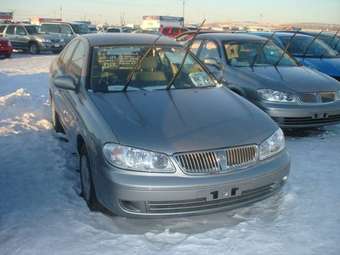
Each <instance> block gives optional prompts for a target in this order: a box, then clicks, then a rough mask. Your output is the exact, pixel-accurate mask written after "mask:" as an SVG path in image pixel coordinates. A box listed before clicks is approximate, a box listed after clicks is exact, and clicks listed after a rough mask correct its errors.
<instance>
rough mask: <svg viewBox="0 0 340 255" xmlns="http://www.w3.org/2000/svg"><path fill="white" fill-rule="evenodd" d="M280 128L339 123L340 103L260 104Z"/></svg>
mask: <svg viewBox="0 0 340 255" xmlns="http://www.w3.org/2000/svg"><path fill="white" fill-rule="evenodd" d="M259 106H260V108H262V109H263V110H264V111H265V112H266V113H267V114H268V115H269V116H271V117H272V118H273V119H274V120H275V121H276V122H277V123H278V124H279V126H280V127H282V128H306V127H320V126H326V125H332V124H338V123H340V101H335V102H332V103H324V104H273V103H260V104H259Z"/></svg>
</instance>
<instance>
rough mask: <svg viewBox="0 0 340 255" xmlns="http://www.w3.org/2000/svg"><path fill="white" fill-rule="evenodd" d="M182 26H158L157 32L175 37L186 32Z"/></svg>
mask: <svg viewBox="0 0 340 255" xmlns="http://www.w3.org/2000/svg"><path fill="white" fill-rule="evenodd" d="M187 31H188V29H186V28H184V27H160V29H159V32H160V33H161V34H163V35H165V36H168V37H171V38H176V37H177V36H178V35H180V34H182V33H184V32H187Z"/></svg>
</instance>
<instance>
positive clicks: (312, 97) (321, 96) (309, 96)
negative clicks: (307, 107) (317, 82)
mask: <svg viewBox="0 0 340 255" xmlns="http://www.w3.org/2000/svg"><path fill="white" fill-rule="evenodd" d="M335 98H336V93H335V92H319V93H304V94H302V95H300V100H301V102H303V103H330V102H334V101H335Z"/></svg>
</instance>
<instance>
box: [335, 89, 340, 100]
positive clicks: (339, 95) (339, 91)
mask: <svg viewBox="0 0 340 255" xmlns="http://www.w3.org/2000/svg"><path fill="white" fill-rule="evenodd" d="M335 98H336V100H340V90H338V91H337V92H336V97H335Z"/></svg>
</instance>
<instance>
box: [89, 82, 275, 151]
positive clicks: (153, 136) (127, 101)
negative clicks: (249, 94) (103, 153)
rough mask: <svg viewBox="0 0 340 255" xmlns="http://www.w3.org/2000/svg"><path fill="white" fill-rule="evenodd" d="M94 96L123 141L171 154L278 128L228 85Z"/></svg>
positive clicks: (258, 137)
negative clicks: (228, 87) (227, 87)
mask: <svg viewBox="0 0 340 255" xmlns="http://www.w3.org/2000/svg"><path fill="white" fill-rule="evenodd" d="M90 97H91V99H92V101H93V103H94V105H95V106H96V107H97V108H98V110H99V112H100V113H101V114H102V116H103V118H104V120H105V121H106V122H107V124H108V125H109V126H110V127H111V129H112V131H113V133H114V135H115V136H116V138H117V139H118V141H119V142H120V143H121V144H124V145H129V146H133V147H137V148H144V149H148V150H153V151H159V152H164V153H167V154H173V153H175V152H185V151H198V150H208V149H216V148H224V147H231V146H237V145H244V144H259V143H261V142H262V141H263V140H265V139H266V138H267V137H269V136H270V135H272V134H273V132H274V131H275V130H276V129H277V125H276V124H275V123H274V122H273V121H272V120H271V119H270V118H269V117H268V116H267V115H266V114H265V113H263V112H262V111H261V110H260V109H258V108H257V107H256V106H254V105H252V104H250V103H249V102H248V101H246V100H245V99H243V98H241V97H239V96H237V95H235V94H234V93H232V92H230V91H229V90H227V89H225V88H209V89H184V90H170V91H164V90H163V91H150V92H139V91H138V92H128V93H106V94H104V93H94V94H91V95H90ZM250 127H251V128H250Z"/></svg>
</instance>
